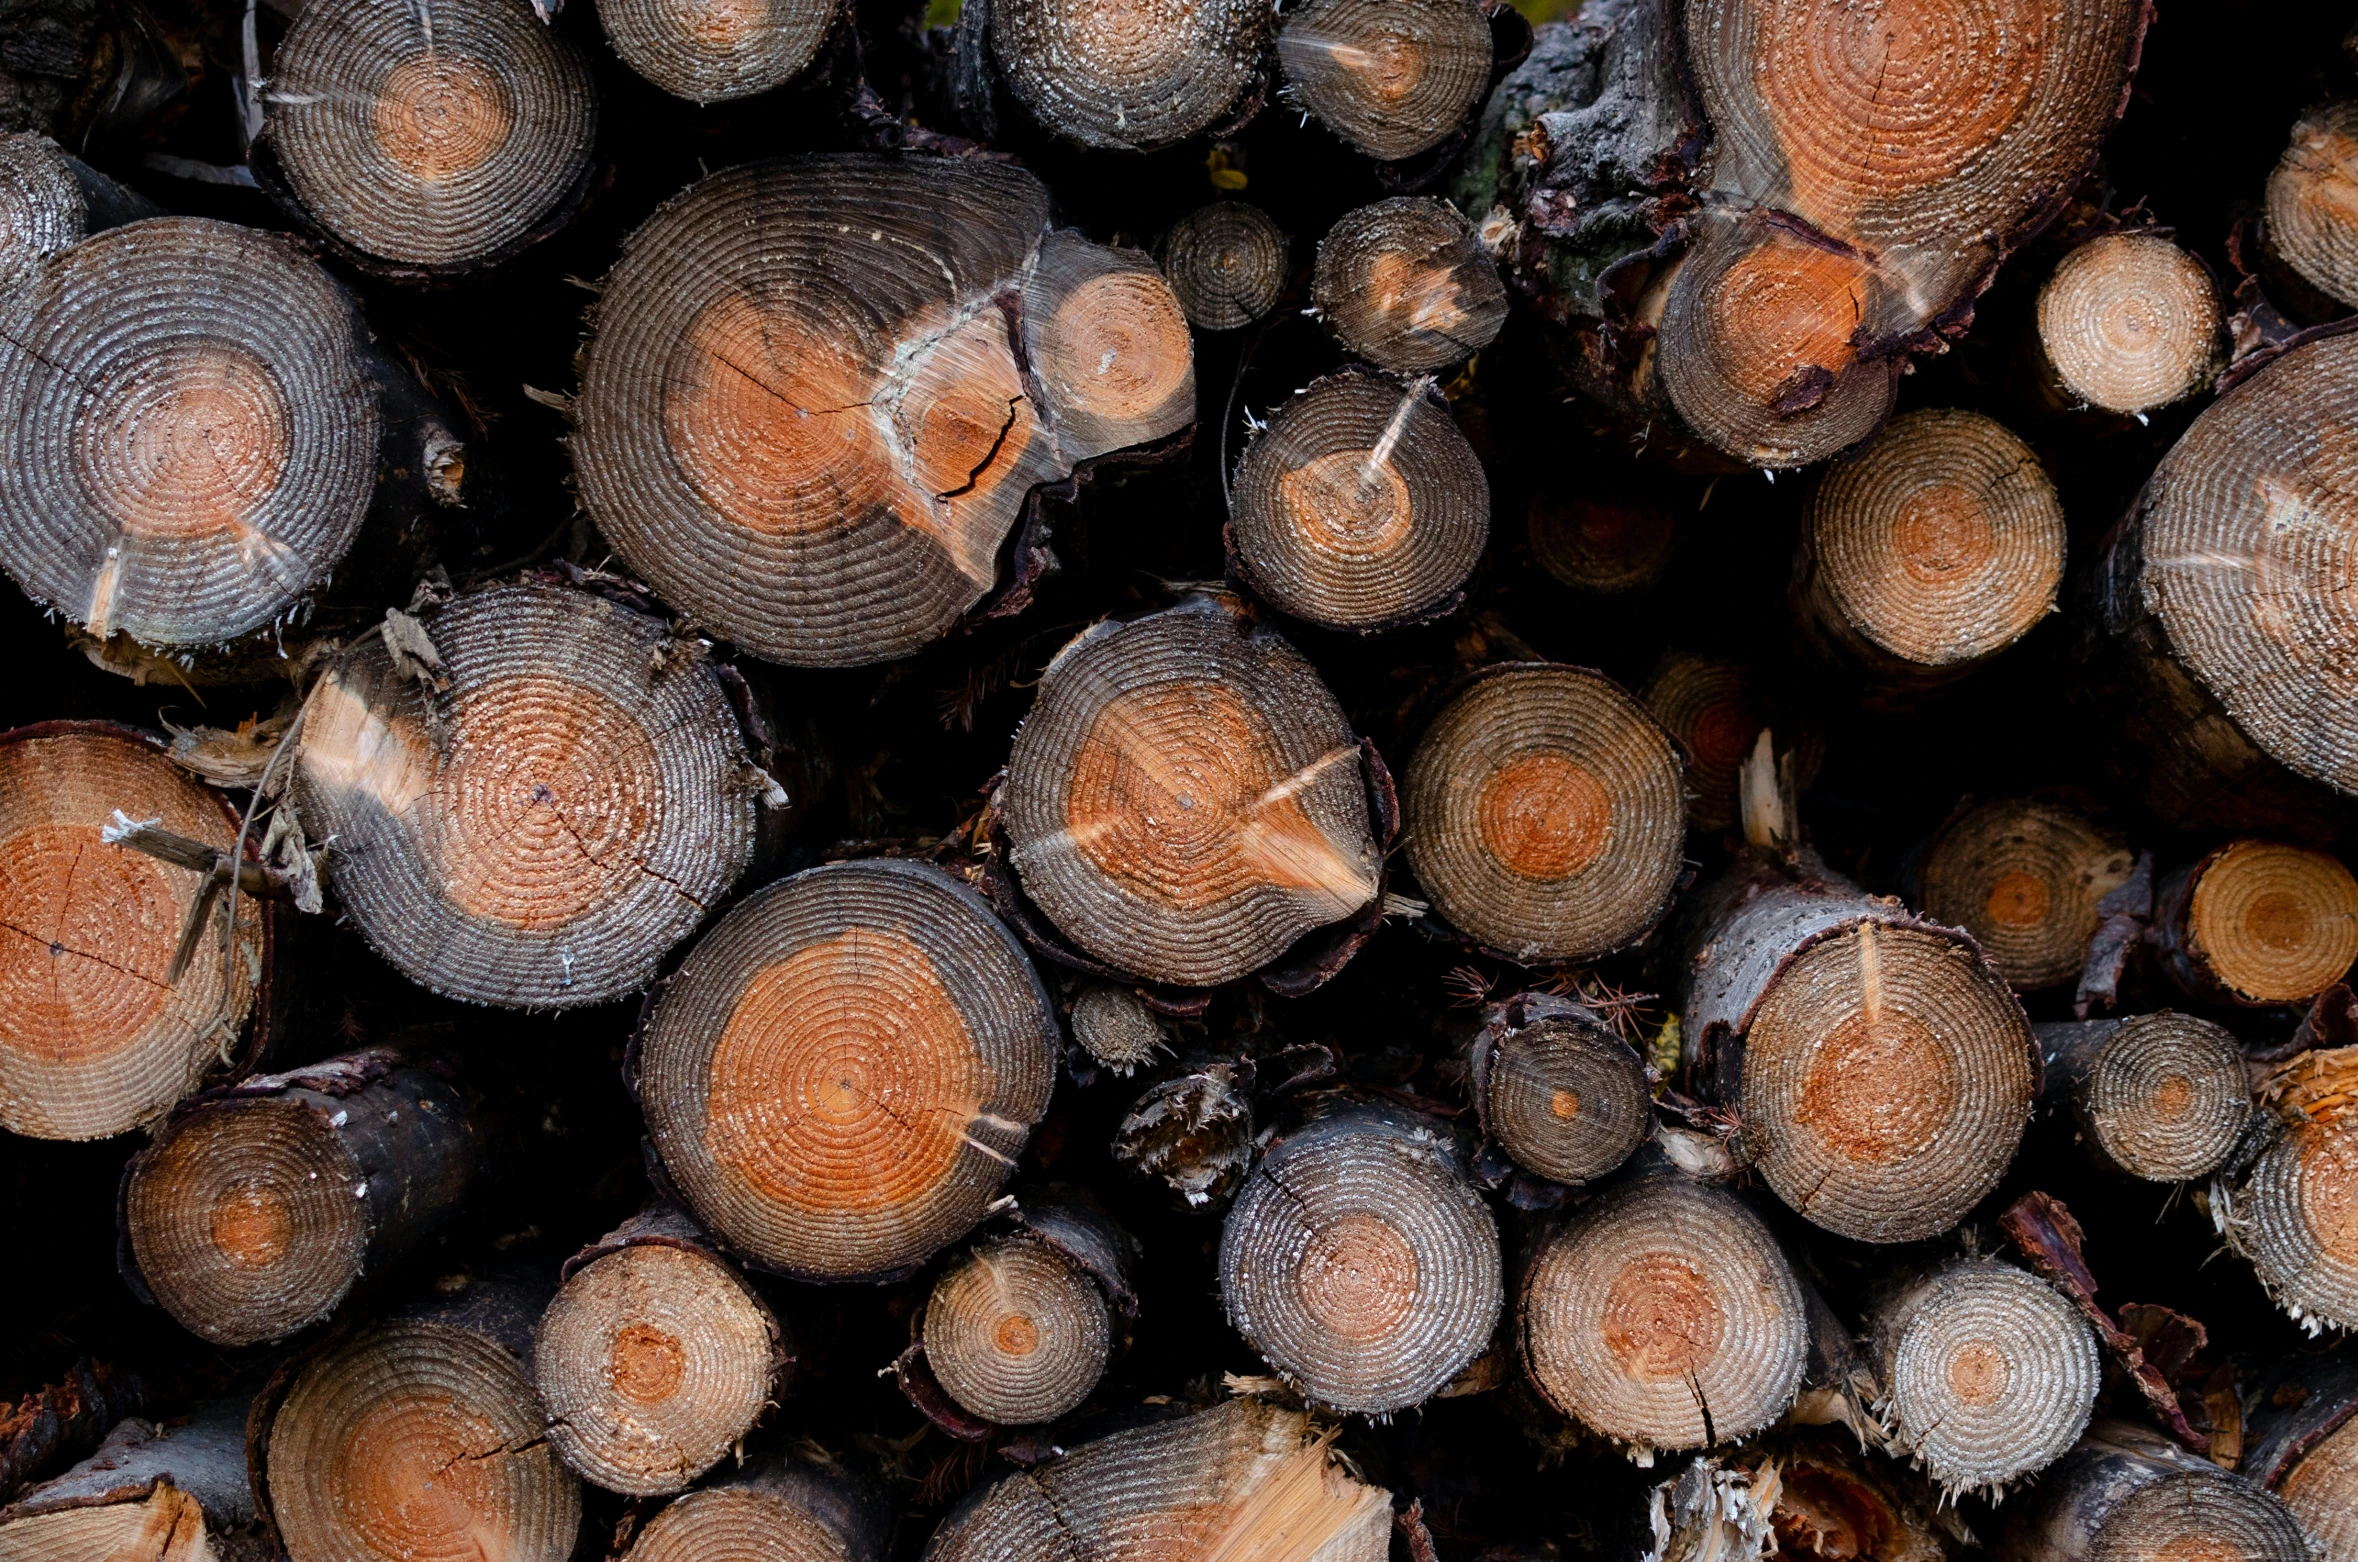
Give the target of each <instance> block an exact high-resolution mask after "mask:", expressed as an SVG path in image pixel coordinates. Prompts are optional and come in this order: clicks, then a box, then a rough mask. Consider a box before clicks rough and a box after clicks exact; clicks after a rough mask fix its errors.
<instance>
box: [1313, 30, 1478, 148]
mask: <svg viewBox="0 0 2358 1562" xmlns="http://www.w3.org/2000/svg"><path fill="white" fill-rule="evenodd" d="M1277 61H1278V64H1279V65H1280V66H1281V67H1282V68H1283V69H1284V71H1285V81H1286V88H1285V90H1286V96H1287V97H1288V98H1289V99H1290V100H1291V101H1293V102H1294V103H1296V104H1298V105H1299V106H1300V107H1301V108H1303V109H1306V110H1307V111H1309V112H1310V113H1311V114H1313V115H1315V116H1317V118H1318V121H1319V123H1321V124H1323V125H1325V126H1326V127H1327V129H1329V130H1331V131H1333V132H1334V133H1335V134H1336V135H1338V136H1340V137H1342V138H1343V140H1344V141H1346V142H1348V143H1349V144H1350V145H1352V146H1353V147H1356V148H1357V149H1358V150H1360V151H1362V152H1365V153H1366V154H1367V155H1368V156H1370V157H1376V158H1383V159H1385V160H1387V161H1392V162H1397V161H1399V160H1400V159H1402V158H1406V157H1414V156H1415V155H1416V154H1417V153H1419V152H1426V151H1430V150H1431V149H1432V148H1434V147H1436V146H1439V145H1440V144H1441V143H1442V142H1444V141H1446V140H1448V139H1449V137H1450V136H1451V135H1453V134H1454V133H1455V132H1456V131H1457V130H1458V129H1459V128H1460V127H1461V126H1463V125H1464V124H1465V122H1466V119H1467V116H1468V115H1470V114H1471V113H1472V112H1473V109H1474V105H1475V104H1476V103H1478V102H1479V101H1480V100H1481V97H1482V94H1483V92H1484V91H1485V90H1486V89H1487V88H1488V87H1489V85H1490V19H1489V17H1488V16H1486V15H1484V14H1483V11H1482V8H1481V7H1480V6H1479V5H1477V4H1475V3H1473V0H1310V3H1309V4H1307V5H1305V6H1303V7H1301V8H1300V9H1299V10H1296V11H1292V12H1289V13H1288V14H1287V16H1286V19H1285V25H1284V27H1283V28H1282V29H1280V30H1279V32H1278V35H1277Z"/></svg>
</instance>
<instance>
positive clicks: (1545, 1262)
mask: <svg viewBox="0 0 2358 1562" xmlns="http://www.w3.org/2000/svg"><path fill="white" fill-rule="evenodd" d="M1517 1326H1518V1328H1519V1330H1520V1331H1521V1336H1522V1342H1523V1353H1524V1361H1525V1362H1526V1364H1527V1366H1528V1368H1529V1370H1530V1373H1531V1379H1532V1383H1533V1385H1534V1386H1535V1387H1537V1388H1538V1390H1539V1391H1540V1393H1541V1394H1542V1395H1543V1396H1544V1397H1545V1398H1546V1399H1547V1401H1548V1402H1549V1403H1550V1404H1551V1405H1553V1406H1555V1408H1556V1409H1558V1410H1559V1411H1561V1412H1563V1413H1564V1414H1566V1415H1568V1416H1571V1417H1573V1418H1574V1419H1576V1420H1578V1421H1580V1422H1581V1423H1582V1424H1584V1425H1586V1426H1587V1427H1589V1428H1590V1429H1591V1430H1593V1431H1595V1432H1597V1433H1599V1434H1601V1435H1603V1436H1606V1437H1610V1438H1613V1439H1615V1440H1617V1441H1619V1442H1623V1443H1628V1444H1632V1445H1638V1446H1642V1447H1645V1448H1661V1449H1677V1448H1702V1447H1706V1446H1709V1445H1711V1444H1713V1443H1715V1442H1721V1441H1725V1440H1727V1439H1729V1438H1737V1437H1746V1436H1749V1435H1751V1434H1752V1433H1754V1432H1756V1431H1758V1430H1760V1429H1761V1428H1762V1427H1764V1426H1766V1425H1768V1424H1769V1423H1770V1422H1771V1421H1774V1420H1775V1419H1776V1418H1777V1417H1778V1416H1779V1415H1782V1414H1783V1413H1784V1411H1785V1408H1786V1407H1787V1406H1788V1405H1790V1404H1791V1403H1792V1402H1793V1398H1794V1395H1795V1394H1796V1393H1797V1392H1799V1390H1800V1387H1801V1375H1802V1369H1803V1367H1804V1365H1805V1363H1806V1361H1807V1358H1808V1354H1809V1329H1808V1324H1807V1322H1806V1319H1805V1316H1804V1308H1803V1305H1802V1293H1801V1286H1800V1282H1799V1281H1798V1280H1796V1279H1795V1277H1794V1273H1793V1268H1792V1265H1791V1264H1790V1262H1789V1261H1788V1260H1787V1259H1786V1257H1785V1253H1784V1250H1783V1249H1782V1248H1781V1247H1779V1246H1778V1244H1777V1241H1776V1238H1775V1237H1774V1236H1772V1235H1771V1234H1770V1232H1769V1229H1768V1227H1767V1226H1765V1225H1764V1224H1762V1223H1761V1220H1760V1218H1759V1217H1758V1216H1756V1215H1754V1214H1753V1213H1752V1212H1751V1211H1750V1210H1748V1209H1746V1208H1745V1207H1744V1205H1743V1204H1742V1202H1741V1201H1739V1200H1738V1199H1736V1198H1735V1197H1734V1196H1733V1195H1731V1194H1728V1193H1725V1192H1722V1191H1720V1190H1719V1189H1716V1188H1711V1187H1707V1186H1704V1185H1701V1184H1698V1183H1693V1182H1689V1181H1687V1180H1686V1179H1685V1178H1684V1177H1682V1176H1679V1175H1677V1174H1675V1173H1667V1174H1661V1175H1656V1176H1651V1177H1643V1178H1639V1179H1637V1180H1635V1181H1633V1182H1630V1183H1626V1184H1624V1185H1623V1186H1621V1187H1619V1188H1617V1189H1615V1190H1614V1191H1612V1192H1611V1193H1608V1194H1607V1195H1606V1196H1605V1197H1604V1198H1602V1199H1600V1200H1598V1201H1597V1202H1596V1203H1594V1204H1592V1205H1590V1206H1589V1207H1588V1208H1587V1209H1585V1210H1583V1211H1581V1212H1580V1214H1578V1215H1577V1216H1575V1217H1573V1219H1572V1220H1571V1221H1570V1222H1568V1223H1567V1224H1564V1225H1561V1226H1558V1227H1556V1228H1555V1229H1554V1230H1553V1231H1552V1232H1550V1233H1549V1234H1548V1235H1547V1236H1546V1237H1544V1238H1543V1239H1542V1240H1541V1243H1540V1246H1539V1248H1538V1250H1537V1252H1536V1253H1535V1254H1534V1255H1533V1257H1532V1260H1531V1265H1530V1267H1529V1269H1528V1270H1527V1271H1526V1272H1525V1275H1524V1280H1523V1289H1522V1296H1521V1301H1520V1304H1519V1317H1518V1324H1517Z"/></svg>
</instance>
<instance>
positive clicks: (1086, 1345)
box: [924, 1232, 1114, 1426]
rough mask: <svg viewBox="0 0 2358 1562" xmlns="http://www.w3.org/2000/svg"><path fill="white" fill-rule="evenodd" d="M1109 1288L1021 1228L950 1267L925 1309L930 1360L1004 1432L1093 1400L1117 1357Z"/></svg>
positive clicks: (969, 1405)
mask: <svg viewBox="0 0 2358 1562" xmlns="http://www.w3.org/2000/svg"><path fill="white" fill-rule="evenodd" d="M1113 1340H1114V1322H1113V1313H1112V1310H1111V1309H1110V1308H1108V1307H1107V1306H1106V1299H1105V1292H1104V1291H1103V1290H1102V1289H1100V1287H1099V1286H1098V1283H1097V1282H1096V1281H1095V1280H1094V1279H1092V1278H1091V1277H1090V1275H1089V1273H1088V1271H1086V1270H1085V1269H1083V1268H1082V1267H1081V1266H1080V1265H1079V1264H1078V1263H1075V1262H1074V1261H1073V1260H1072V1259H1071V1258H1070V1257H1068V1256H1067V1255H1066V1254H1065V1253H1064V1251H1063V1250H1062V1249H1060V1248H1058V1247H1057V1246H1056V1245H1055V1244H1053V1243H1051V1242H1049V1241H1046V1240H1044V1239H1043V1238H1041V1237H1038V1236H1034V1235H1032V1234H1030V1233H1023V1232H1019V1233H1017V1234H1016V1235H1014V1236H1010V1237H1005V1238H1002V1239H1000V1240H998V1241H995V1242H991V1243H988V1244H986V1245H984V1246H983V1247H980V1248H978V1249H976V1250H975V1251H974V1252H973V1253H970V1254H968V1255H967V1256H966V1257H965V1258H964V1259H962V1260H960V1261H959V1262H958V1263H957V1264H955V1265H953V1266H952V1267H951V1268H950V1269H949V1270H948V1271H947V1272H945V1273H944V1274H943V1275H942V1277H941V1279H940V1280H939V1281H938V1282H937V1283H936V1284H935V1285H934V1288H933V1295H932V1297H931V1299H930V1300H928V1301H927V1302H926V1304H925V1328H924V1341H925V1360H926V1364H927V1365H928V1366H930V1367H931V1368H932V1370H933V1374H934V1376H935V1377H936V1378H938V1379H939V1380H940V1381H941V1385H942V1387H943V1388H944V1389H945V1390H947V1391H948V1392H949V1395H950V1397H951V1398H952V1399H954V1400H956V1401H957V1402H958V1403H959V1404H960V1405H961V1406H963V1407H964V1408H965V1409H967V1410H969V1411H971V1412H972V1413H974V1414H975V1415H978V1416H980V1417H982V1418H983V1419H984V1420H986V1421H994V1422H997V1423H998V1424H1000V1425H1002V1426H1031V1425H1036V1424H1038V1423H1040V1422H1043V1421H1053V1420H1055V1419H1056V1418H1057V1417H1058V1416H1061V1415H1063V1414H1064V1413H1065V1412H1066V1411H1068V1410H1071V1409H1074V1408H1075V1407H1076V1406H1078V1405H1079V1404H1080V1403H1081V1401H1083V1400H1084V1399H1087V1398H1088V1397H1089V1391H1090V1390H1091V1389H1094V1388H1095V1387H1096V1386H1097V1380H1098V1378H1099V1377H1101V1376H1102V1375H1103V1374H1104V1372H1105V1364H1106V1360H1107V1358H1108V1357H1109V1356H1110V1355H1111V1354H1112V1352H1113Z"/></svg>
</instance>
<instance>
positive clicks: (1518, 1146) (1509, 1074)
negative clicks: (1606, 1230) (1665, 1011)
mask: <svg viewBox="0 0 2358 1562" xmlns="http://www.w3.org/2000/svg"><path fill="white" fill-rule="evenodd" d="M1466 1075H1467V1084H1468V1087H1469V1090H1470V1092H1471V1094H1472V1096H1473V1099H1474V1110H1475V1112H1476V1113H1477V1114H1478V1115H1479V1117H1480V1120H1481V1123H1482V1131H1483V1132H1484V1133H1485V1134H1487V1135H1488V1136H1489V1137H1490V1138H1491V1139H1492V1140H1494V1141H1496V1142H1497V1144H1498V1145H1499V1146H1500V1147H1501V1148H1503V1149H1504V1150H1505V1151H1506V1153H1507V1154H1508V1156H1510V1157H1511V1158H1512V1159H1513V1160H1514V1162H1515V1164H1516V1165H1517V1166H1520V1167H1522V1168H1523V1169H1524V1170H1525V1171H1528V1172H1530V1173H1532V1174H1533V1175H1534V1176H1539V1177H1546V1178H1548V1179H1550V1180H1552V1181H1555V1182H1560V1183H1583V1182H1592V1181H1594V1180H1596V1179H1597V1178H1599V1177H1603V1176H1605V1175H1607V1174H1608V1173H1610V1172H1612V1171H1614V1170H1616V1169H1618V1168H1619V1167H1620V1165H1621V1164H1622V1162H1624V1161H1626V1160H1628V1159H1629V1158H1630V1157H1631V1156H1632V1155H1634V1154H1636V1153H1637V1149H1638V1146H1639V1145H1641V1144H1643V1143H1645V1142H1646V1140H1647V1139H1648V1138H1649V1137H1650V1136H1651V1135H1652V1133H1653V1129H1654V1102H1653V1097H1652V1095H1651V1093H1650V1084H1649V1081H1648V1078H1647V1073H1646V1065H1645V1064H1644V1062H1643V1061H1641V1060H1640V1059H1639V1057H1638V1055H1637V1052H1636V1050H1635V1049H1634V1048H1632V1047H1631V1046H1630V1044H1629V1043H1628V1042H1626V1041H1623V1040H1622V1039H1621V1038H1620V1037H1619V1036H1618V1035H1616V1034H1615V1033H1614V1032H1613V1031H1612V1030H1611V1028H1609V1027H1608V1026H1607V1025H1606V1024H1605V1022H1604V1021H1603V1020H1601V1019H1599V1018H1598V1017H1597V1016H1596V1015H1595V1014H1593V1013H1592V1012H1590V1011H1589V1010H1588V1009H1585V1008H1583V1007H1582V1006H1580V1005H1579V1004H1577V1003H1574V1002H1572V1001H1571V1000H1569V999H1565V998H1557V997H1552V996H1549V995H1547V994H1544V993H1526V994H1524V995H1522V996H1520V997H1515V998H1510V999H1508V1000H1507V1001H1506V1002H1505V1003H1503V1004H1499V1005H1497V1006H1495V1007H1494V1008H1492V1009H1491V1010H1490V1011H1489V1013H1488V1014H1486V1015H1485V1016H1484V1018H1483V1023H1482V1026H1481V1029H1479V1030H1478V1031H1476V1032H1475V1034H1474V1039H1473V1043H1472V1045H1471V1047H1470V1048H1469V1049H1468V1056H1467V1066H1466Z"/></svg>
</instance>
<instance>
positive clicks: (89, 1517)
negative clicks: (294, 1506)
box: [0, 1395, 261, 1562]
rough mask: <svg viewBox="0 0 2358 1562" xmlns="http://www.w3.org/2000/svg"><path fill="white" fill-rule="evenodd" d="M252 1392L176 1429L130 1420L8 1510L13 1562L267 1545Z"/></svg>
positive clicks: (162, 1555)
mask: <svg viewBox="0 0 2358 1562" xmlns="http://www.w3.org/2000/svg"><path fill="white" fill-rule="evenodd" d="M251 1404H252V1399H251V1396H250V1395H237V1396H231V1397H229V1398H225V1399H221V1400H217V1401H214V1402H212V1403H210V1404H206V1405H202V1406H199V1407H198V1409H197V1412H196V1414H195V1415H194V1416H193V1417H191V1418H190V1419H188V1420H186V1421H182V1422H178V1423H174V1424H162V1423H158V1422H154V1421H145V1420H141V1419H139V1418H137V1417H126V1418H124V1419H123V1420H122V1421H119V1422H117V1423H116V1424H115V1427H114V1430H112V1431H111V1432H109V1433H108V1434H107V1437H106V1441H104V1442H102V1443H100V1444H99V1445H98V1450H97V1452H95V1453H93V1454H92V1455H91V1456H90V1457H89V1458H87V1459H84V1460H83V1461H82V1462H81V1463H79V1464H77V1465H75V1466H74V1467H73V1468H72V1469H70V1470H68V1471H66V1472H65V1473H64V1474H63V1475H60V1476H58V1477H56V1478H55V1479H54V1480H48V1481H43V1482H42V1483H41V1484H40V1485H38V1486H35V1487H32V1488H31V1489H29V1490H27V1491H25V1492H22V1493H20V1494H19V1495H18V1496H17V1498H16V1500H15V1501H13V1502H11V1503H10V1504H9V1505H8V1506H7V1507H5V1508H0V1558H5V1559H6V1562H80V1559H83V1558H106V1559H109V1562H113V1559H118V1558H119V1559H124V1562H213V1559H214V1558H215V1557H219V1556H225V1555H226V1556H238V1555H242V1554H245V1553H246V1552H247V1551H248V1549H249V1548H254V1547H258V1546H259V1545H260V1544H261V1542H260V1541H259V1539H258V1537H256V1536H255V1535H254V1534H253V1533H252V1531H253V1527H254V1494H253V1490H252V1487H251V1486H250V1485H249V1483H248V1480H247V1475H246V1413H247V1411H248V1410H249V1408H251Z"/></svg>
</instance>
